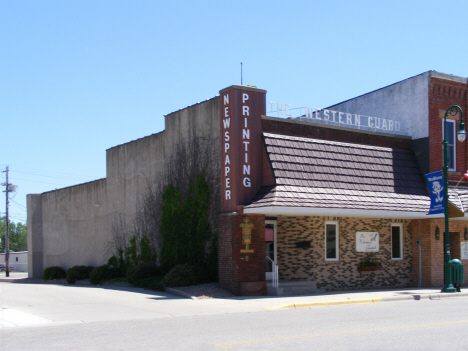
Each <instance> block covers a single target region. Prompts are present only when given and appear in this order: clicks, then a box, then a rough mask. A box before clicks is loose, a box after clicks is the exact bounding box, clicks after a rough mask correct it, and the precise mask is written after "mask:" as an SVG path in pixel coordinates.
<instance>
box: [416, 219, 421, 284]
mask: <svg viewBox="0 0 468 351" xmlns="http://www.w3.org/2000/svg"><path fill="white" fill-rule="evenodd" d="M418 227H419V239H418V240H416V243H417V244H418V252H419V255H418V256H419V283H418V288H421V287H422V257H421V220H419V225H418Z"/></svg>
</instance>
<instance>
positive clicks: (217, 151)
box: [28, 71, 468, 295]
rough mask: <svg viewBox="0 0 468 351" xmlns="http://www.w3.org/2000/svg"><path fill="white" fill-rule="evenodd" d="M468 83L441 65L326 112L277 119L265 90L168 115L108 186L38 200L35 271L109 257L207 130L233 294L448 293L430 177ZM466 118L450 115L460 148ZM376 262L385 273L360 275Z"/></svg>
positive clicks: (121, 153) (453, 235)
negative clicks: (121, 227)
mask: <svg viewBox="0 0 468 351" xmlns="http://www.w3.org/2000/svg"><path fill="white" fill-rule="evenodd" d="M467 88H468V87H467V79H466V78H461V77H454V76H450V75H446V74H441V73H438V72H434V71H430V72H425V73H423V74H421V75H418V76H415V77H412V78H409V79H406V80H404V81H401V82H398V83H395V84H393V85H390V86H388V87H385V88H382V89H379V90H376V91H374V92H370V93H368V94H365V95H362V96H359V97H356V98H354V99H351V100H348V101H345V102H342V103H339V104H336V105H333V106H330V107H328V108H326V109H315V110H313V109H309V108H305V107H304V108H301V109H299V111H301V112H300V113H299V114H298V115H297V116H295V118H293V117H288V113H287V111H288V110H287V108H286V109H283V108H278V109H277V110H276V116H274V115H273V114H271V113H270V112H269V111H267V110H268V107H270V108H272V107H273V106H274V103H271V102H267V101H266V91H265V90H262V89H258V88H256V87H252V86H238V85H234V86H231V87H228V88H226V89H223V90H221V91H220V95H219V96H217V97H215V98H213V99H210V100H207V101H205V102H202V103H199V104H196V105H193V106H189V107H187V108H186V109H182V110H179V111H177V112H174V113H172V114H168V115H167V116H165V118H166V129H165V130H164V131H163V132H161V133H159V134H155V135H151V136H148V137H145V138H142V139H138V140H135V141H132V142H129V143H127V144H123V145H119V146H116V147H114V148H111V149H109V150H108V151H107V165H108V171H107V178H104V179H101V180H98V181H96V182H91V183H86V184H82V185H77V186H75V187H69V188H66V189H60V190H56V191H52V192H48V193H43V194H30V195H28V251H29V255H30V257H29V275H30V276H31V277H38V276H40V274H41V273H42V269H43V268H45V267H47V266H51V265H61V266H64V267H71V266H73V265H78V264H86V265H98V264H102V263H104V262H105V261H106V260H107V258H108V257H107V256H106V254H105V253H104V251H103V248H104V247H105V246H106V245H108V243H109V241H110V240H111V239H112V234H111V228H112V225H113V221H114V219H115V218H116V215H118V216H121V217H123V218H126V219H128V220H132V218H134V217H135V211H136V210H135V206H136V203H137V200H136V199H137V198H138V196H140V195H141V194H142V193H143V192H144V184H145V183H146V182H148V181H149V180H152V179H155V177H156V179H157V176H158V174H159V173H158V172H161V171H162V170H164V167H166V165H167V163H168V160H169V159H170V156H171V155H170V153H171V150H174V149H175V148H176V146H177V145H178V144H180V143H184V142H186V141H187V140H190V139H191V138H192V139H193V138H194V137H196V136H197V135H198V136H202V137H203V138H204V139H206V140H209V141H210V149H209V150H206V152H207V153H210V154H212V155H214V157H215V158H216V160H217V161H216V167H214V169H213V170H212V171H214V172H217V174H219V175H220V181H219V189H218V190H219V193H220V209H221V210H220V214H219V217H218V219H219V220H218V222H219V227H218V239H219V240H218V248H219V250H218V251H219V265H218V266H219V279H220V284H221V286H223V287H224V288H226V289H228V290H229V291H231V292H233V293H235V294H240V295H255V294H266V293H267V292H269V293H272V294H281V293H285V294H286V293H288V289H290V290H289V293H294V292H297V291H309V292H311V291H315V290H316V289H326V290H346V289H366V288H397V287H406V286H418V285H419V284H420V285H421V286H423V287H429V286H437V287H438V286H440V287H442V285H443V232H444V222H443V216H441V215H431V216H428V215H427V213H428V210H429V204H430V200H429V196H428V190H427V185H426V182H425V180H424V177H423V175H424V174H425V173H429V172H434V171H438V170H441V169H442V147H441V144H442V119H443V116H444V114H445V111H446V109H447V108H448V107H449V106H450V105H453V104H457V105H459V106H460V107H461V108H462V110H463V111H466V109H467V103H468V97H467ZM281 117H288V118H281ZM459 119H460V116H458V115H455V116H450V118H449V122H448V126H449V128H450V129H448V132H449V138H450V140H456V138H455V135H456V131H457V128H458V123H456V122H457V121H458V120H459ZM467 147H468V141H467V142H465V143H464V144H461V143H458V142H451V143H450V145H449V149H450V161H451V162H450V173H449V180H450V184H451V187H452V188H451V189H450V206H449V207H450V211H451V217H453V218H452V219H451V221H450V243H451V252H452V258H461V259H462V262H464V260H465V257H468V252H466V251H467V249H468V229H467V227H468V223H467V220H466V210H467V209H468V190H467V189H468V187H467V184H468V183H467V182H466V181H465V180H462V181H461V182H460V184H458V185H457V183H458V182H459V181H460V179H461V178H462V176H463V174H464V172H465V171H466V169H467V167H468V164H467V157H468V154H467ZM121 217H119V218H121ZM96 232H99V235H93V233H96ZM418 243H419V244H418ZM369 255H372V256H373V258H374V259H375V260H377V261H378V262H379V263H380V267H379V268H378V269H376V270H362V269H360V268H359V267H360V263H361V262H362V261H363V260H365V259H366V258H368V257H369ZM276 276H277V277H278V279H279V286H278V287H275V284H272V282H274V281H276ZM467 278H468V277H467ZM268 288H270V289H268ZM294 289H296V290H294Z"/></svg>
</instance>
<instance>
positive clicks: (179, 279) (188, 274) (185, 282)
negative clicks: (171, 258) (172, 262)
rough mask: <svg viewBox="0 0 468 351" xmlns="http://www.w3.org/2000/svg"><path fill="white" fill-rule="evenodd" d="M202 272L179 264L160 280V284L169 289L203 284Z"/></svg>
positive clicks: (196, 268)
mask: <svg viewBox="0 0 468 351" xmlns="http://www.w3.org/2000/svg"><path fill="white" fill-rule="evenodd" d="M205 282H206V280H205V279H204V277H203V274H202V270H201V269H200V268H198V267H195V266H191V265H189V264H179V265H177V266H175V267H174V268H172V269H171V270H170V271H169V273H167V274H166V276H165V277H164V279H163V280H162V284H163V285H164V286H167V287H169V288H176V287H179V286H189V285H196V284H201V283H205Z"/></svg>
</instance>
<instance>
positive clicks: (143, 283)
mask: <svg viewBox="0 0 468 351" xmlns="http://www.w3.org/2000/svg"><path fill="white" fill-rule="evenodd" d="M163 278H164V277H163V276H162V275H158V276H155V277H150V278H144V279H136V280H134V282H133V284H132V285H133V286H136V287H138V288H144V289H149V290H154V291H164V285H163V284H162V282H161V281H162V279H163Z"/></svg>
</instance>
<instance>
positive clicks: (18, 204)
mask: <svg viewBox="0 0 468 351" xmlns="http://www.w3.org/2000/svg"><path fill="white" fill-rule="evenodd" d="M10 201H11V202H14V203H15V204H16V205H17V206H19V207H22V209H23V210H26V206H23V205H21V204H20V203H18V202H16V201H15V200H13V199H10Z"/></svg>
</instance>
